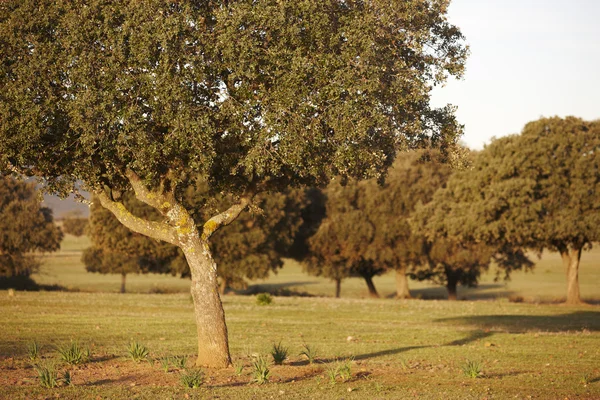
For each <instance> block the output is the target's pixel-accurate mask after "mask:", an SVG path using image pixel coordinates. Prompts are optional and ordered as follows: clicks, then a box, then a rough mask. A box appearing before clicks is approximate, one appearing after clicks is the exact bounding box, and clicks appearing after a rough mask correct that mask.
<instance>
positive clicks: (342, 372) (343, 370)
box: [338, 358, 354, 382]
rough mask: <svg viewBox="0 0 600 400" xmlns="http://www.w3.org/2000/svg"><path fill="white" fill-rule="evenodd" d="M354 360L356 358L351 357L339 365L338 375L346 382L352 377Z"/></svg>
mask: <svg viewBox="0 0 600 400" xmlns="http://www.w3.org/2000/svg"><path fill="white" fill-rule="evenodd" d="M352 361H354V358H349V359H347V360H346V361H344V362H342V363H340V365H339V367H338V375H339V377H340V378H342V381H344V382H347V381H349V380H350V378H352Z"/></svg>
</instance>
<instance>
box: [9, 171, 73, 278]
mask: <svg viewBox="0 0 600 400" xmlns="http://www.w3.org/2000/svg"><path fill="white" fill-rule="evenodd" d="M41 201H42V198H41V195H40V193H39V192H38V191H37V190H36V188H35V183H33V182H30V183H26V182H23V181H22V180H19V179H15V178H12V177H10V176H2V175H0V277H4V278H16V277H28V276H29V275H31V274H32V273H33V272H35V271H37V269H38V268H39V265H40V264H39V258H38V257H36V256H35V255H34V253H42V252H52V251H56V250H58V249H59V248H60V242H61V240H62V237H63V234H62V231H61V230H60V228H58V227H57V226H56V224H55V223H54V220H53V218H52V211H51V210H50V209H49V208H46V207H42V206H41Z"/></svg>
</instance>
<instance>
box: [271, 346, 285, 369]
mask: <svg viewBox="0 0 600 400" xmlns="http://www.w3.org/2000/svg"><path fill="white" fill-rule="evenodd" d="M271 356H273V362H274V363H275V365H281V364H283V362H284V361H285V360H287V358H288V349H287V348H286V347H283V346H282V345H281V342H279V344H274V345H273V349H272V350H271Z"/></svg>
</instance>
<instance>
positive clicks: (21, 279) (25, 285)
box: [0, 276, 68, 292]
mask: <svg viewBox="0 0 600 400" xmlns="http://www.w3.org/2000/svg"><path fill="white" fill-rule="evenodd" d="M2 289H14V290H26V291H30V292H39V291H40V290H45V291H48V292H50V291H61V292H66V291H68V289H67V288H66V287H64V286H60V285H40V284H38V283H37V282H36V281H34V280H33V279H31V277H29V276H13V277H0V290H2Z"/></svg>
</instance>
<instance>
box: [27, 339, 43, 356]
mask: <svg viewBox="0 0 600 400" xmlns="http://www.w3.org/2000/svg"><path fill="white" fill-rule="evenodd" d="M40 350H41V346H40V345H39V344H38V342H36V341H35V340H34V341H32V342H29V343H27V357H28V358H29V360H30V361H35V360H37V359H38V358H39V357H40Z"/></svg>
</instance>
